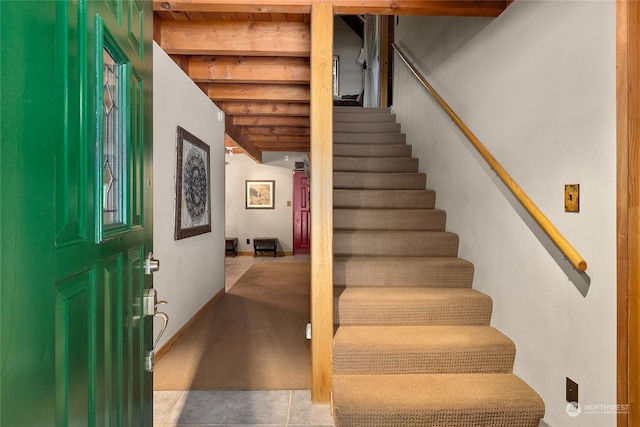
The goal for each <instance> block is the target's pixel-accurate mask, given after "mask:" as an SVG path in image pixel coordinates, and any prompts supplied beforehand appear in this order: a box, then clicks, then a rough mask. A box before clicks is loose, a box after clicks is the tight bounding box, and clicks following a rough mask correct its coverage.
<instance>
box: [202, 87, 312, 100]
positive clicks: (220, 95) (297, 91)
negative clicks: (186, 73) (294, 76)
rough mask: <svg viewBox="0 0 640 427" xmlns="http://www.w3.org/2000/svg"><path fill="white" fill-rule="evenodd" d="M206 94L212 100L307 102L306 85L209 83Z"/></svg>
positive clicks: (307, 90) (307, 88)
mask: <svg viewBox="0 0 640 427" xmlns="http://www.w3.org/2000/svg"><path fill="white" fill-rule="evenodd" d="M207 94H208V96H209V98H211V99H213V100H214V101H258V102H264V101H286V102H309V99H310V96H311V95H310V90H309V86H308V85H282V84H278V85H274V84H249V83H209V84H208V90H207Z"/></svg>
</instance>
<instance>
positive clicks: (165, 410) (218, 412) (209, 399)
mask: <svg viewBox="0 0 640 427" xmlns="http://www.w3.org/2000/svg"><path fill="white" fill-rule="evenodd" d="M308 260H309V257H308V256H304V255H302V256H287V257H277V258H273V257H256V258H253V257H251V256H237V257H235V258H231V257H227V258H225V287H226V289H227V290H229V289H230V288H231V286H233V285H234V284H235V282H236V281H237V280H238V279H239V278H240V276H242V275H243V274H244V273H245V272H246V271H247V270H248V269H249V267H251V266H252V265H253V264H255V263H263V262H305V261H308ZM153 402H154V426H155V427H176V426H180V427H196V426H197V427H208V426H234V427H257V426H261V427H276V426H277V427H294V426H295V427H302V426H304V427H326V426H333V425H334V424H333V418H332V417H331V409H330V406H329V404H312V403H311V392H310V391H309V390H256V391H154V392H153Z"/></svg>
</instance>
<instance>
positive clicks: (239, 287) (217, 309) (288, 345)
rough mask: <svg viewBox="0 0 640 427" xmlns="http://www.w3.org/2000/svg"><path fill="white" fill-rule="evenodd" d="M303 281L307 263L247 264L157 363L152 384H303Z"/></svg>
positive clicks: (306, 363)
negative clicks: (238, 278)
mask: <svg viewBox="0 0 640 427" xmlns="http://www.w3.org/2000/svg"><path fill="white" fill-rule="evenodd" d="M309 286H310V269H309V263H306V262H291V263H289V262H274V263H265V264H256V265H253V266H252V267H251V268H250V269H249V270H248V271H247V272H246V273H245V274H244V275H243V276H242V277H241V278H240V280H239V281H238V282H237V283H236V284H235V285H234V286H233V287H232V288H231V290H230V291H229V292H228V293H227V294H226V295H225V296H224V297H223V298H222V299H221V300H220V302H218V304H216V305H215V306H214V307H213V308H212V309H211V310H209V311H208V312H207V313H206V314H205V315H204V316H202V318H201V319H200V320H199V321H198V322H196V323H195V324H194V325H193V326H192V327H191V328H189V330H188V331H187V332H186V333H185V334H184V335H183V336H182V337H181V338H180V339H179V340H178V341H177V342H176V343H175V345H174V346H173V347H172V348H171V349H170V350H169V351H168V352H167V353H166V354H165V355H164V357H163V358H162V359H161V360H160V361H158V362H157V363H156V366H155V373H154V389H155V390H280V389H282V390H294V389H309V388H310V384H311V380H310V375H311V364H310V356H309V343H308V341H307V340H306V339H305V326H306V324H307V322H308V321H309Z"/></svg>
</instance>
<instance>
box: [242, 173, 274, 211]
mask: <svg viewBox="0 0 640 427" xmlns="http://www.w3.org/2000/svg"><path fill="white" fill-rule="evenodd" d="M275 198H276V182H275V181H256V180H246V181H245V182H244V201H245V208H246V209H275V206H276V205H275Z"/></svg>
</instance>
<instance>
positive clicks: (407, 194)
mask: <svg viewBox="0 0 640 427" xmlns="http://www.w3.org/2000/svg"><path fill="white" fill-rule="evenodd" d="M435 201H436V193H435V191H433V190H424V189H423V190H410V191H389V190H358V189H351V190H349V189H336V190H333V206H334V208H359V207H361V208H365V209H378V208H388V209H400V208H406V209H421V208H424V209H432V208H433V207H434V206H435Z"/></svg>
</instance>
